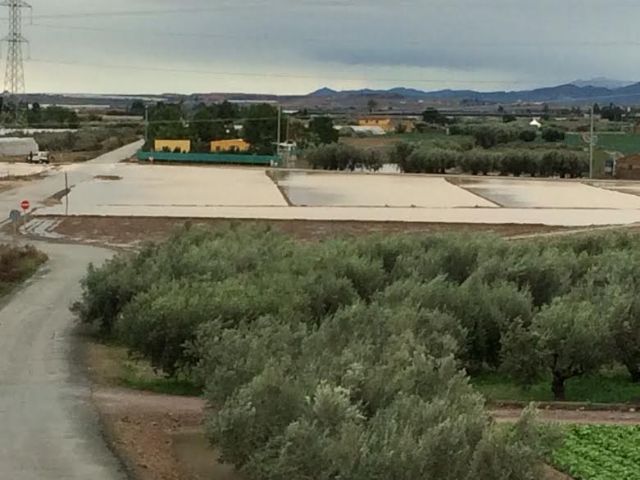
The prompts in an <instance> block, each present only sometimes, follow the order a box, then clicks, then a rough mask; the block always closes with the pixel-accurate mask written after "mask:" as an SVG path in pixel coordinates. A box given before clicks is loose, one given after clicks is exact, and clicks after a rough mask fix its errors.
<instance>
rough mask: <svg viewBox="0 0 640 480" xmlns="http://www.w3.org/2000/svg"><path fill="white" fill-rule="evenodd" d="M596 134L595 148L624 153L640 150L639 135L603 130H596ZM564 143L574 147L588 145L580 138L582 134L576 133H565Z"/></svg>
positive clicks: (628, 153) (629, 153)
mask: <svg viewBox="0 0 640 480" xmlns="http://www.w3.org/2000/svg"><path fill="white" fill-rule="evenodd" d="M597 135H598V144H597V148H598V149H600V150H613V151H616V152H620V153H622V154H624V155H631V154H634V153H639V152H640V135H631V134H624V133H622V134H621V133H603V132H598V133H597ZM565 143H566V144H567V145H570V146H574V147H584V148H586V147H587V146H588V144H587V143H585V142H584V141H583V140H582V134H577V133H569V134H567V137H566V139H565Z"/></svg>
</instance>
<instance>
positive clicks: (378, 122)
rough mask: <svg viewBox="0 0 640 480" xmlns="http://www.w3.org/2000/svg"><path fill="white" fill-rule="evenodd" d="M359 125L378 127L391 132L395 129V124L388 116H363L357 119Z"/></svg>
mask: <svg viewBox="0 0 640 480" xmlns="http://www.w3.org/2000/svg"><path fill="white" fill-rule="evenodd" d="M358 125H360V126H361V127H380V128H382V129H383V130H384V131H385V132H391V131H393V130H394V129H395V125H394V124H393V121H392V120H391V119H390V118H382V117H364V118H361V119H360V120H358Z"/></svg>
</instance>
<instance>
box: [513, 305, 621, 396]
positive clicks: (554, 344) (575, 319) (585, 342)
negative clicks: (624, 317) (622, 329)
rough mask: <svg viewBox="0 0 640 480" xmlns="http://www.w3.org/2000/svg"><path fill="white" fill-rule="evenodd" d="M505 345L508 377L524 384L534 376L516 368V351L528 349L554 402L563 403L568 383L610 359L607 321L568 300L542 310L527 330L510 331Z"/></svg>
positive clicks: (591, 307) (590, 307) (594, 309)
mask: <svg viewBox="0 0 640 480" xmlns="http://www.w3.org/2000/svg"><path fill="white" fill-rule="evenodd" d="M523 339H524V340H526V341H523ZM505 342H507V343H506V344H507V347H506V348H505V357H506V358H505V363H506V366H511V368H512V370H511V373H512V374H514V375H515V376H519V377H520V380H522V381H523V383H524V382H526V381H527V380H531V379H532V377H533V376H534V375H532V372H531V370H530V369H528V368H526V369H523V368H521V367H518V366H517V365H518V358H517V357H516V358H514V357H513V355H514V354H515V355H520V354H521V353H519V348H518V347H522V346H525V345H529V347H528V349H527V351H528V352H529V354H530V355H531V357H530V358H531V359H532V360H533V362H537V363H538V365H539V366H540V368H541V371H540V374H541V375H545V374H548V375H550V377H551V391H552V393H553V397H554V399H555V400H556V401H564V400H566V382H567V380H569V379H571V378H574V377H577V376H580V375H584V374H587V373H590V372H593V371H595V370H597V369H598V368H600V367H602V366H603V365H604V364H605V363H607V362H608V361H609V359H610V358H611V336H610V333H609V329H608V325H607V321H606V319H605V318H604V317H603V316H602V315H601V314H600V312H599V311H598V308H597V307H596V306H595V305H593V304H591V303H589V302H586V301H581V300H576V299H575V298H572V297H570V296H566V297H560V298H557V299H555V300H554V301H553V302H552V303H551V304H550V305H548V306H545V307H543V308H542V310H540V312H539V313H538V314H537V315H536V316H535V317H534V319H533V321H532V323H531V326H530V329H524V328H520V329H518V330H514V331H512V332H511V335H509V336H506V337H505ZM509 355H511V357H510V356H509ZM525 358H526V357H525ZM520 360H522V361H524V360H525V359H524V358H521V359H520ZM534 365H535V363H534Z"/></svg>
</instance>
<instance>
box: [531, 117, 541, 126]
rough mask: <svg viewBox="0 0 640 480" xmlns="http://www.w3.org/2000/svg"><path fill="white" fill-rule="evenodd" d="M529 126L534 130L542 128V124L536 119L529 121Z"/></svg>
mask: <svg viewBox="0 0 640 480" xmlns="http://www.w3.org/2000/svg"><path fill="white" fill-rule="evenodd" d="M529 126H530V127H536V128H542V124H541V123H540V122H539V121H538V119H537V118H534V119H533V120H531V122H529Z"/></svg>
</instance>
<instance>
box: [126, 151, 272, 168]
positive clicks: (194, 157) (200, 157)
mask: <svg viewBox="0 0 640 480" xmlns="http://www.w3.org/2000/svg"><path fill="white" fill-rule="evenodd" d="M137 158H138V160H140V161H147V162H148V161H152V160H153V161H154V162H171V163H205V164H213V165H263V166H279V165H280V162H281V159H280V157H278V156H277V155H242V154H224V153H173V152H143V151H139V152H138V154H137Z"/></svg>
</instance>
